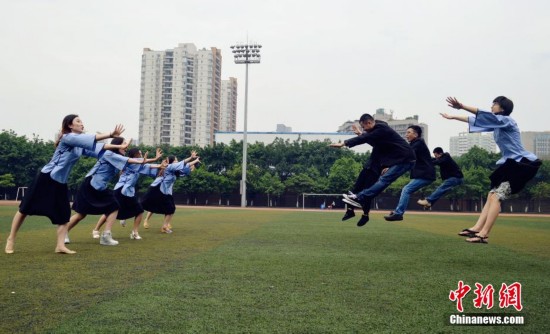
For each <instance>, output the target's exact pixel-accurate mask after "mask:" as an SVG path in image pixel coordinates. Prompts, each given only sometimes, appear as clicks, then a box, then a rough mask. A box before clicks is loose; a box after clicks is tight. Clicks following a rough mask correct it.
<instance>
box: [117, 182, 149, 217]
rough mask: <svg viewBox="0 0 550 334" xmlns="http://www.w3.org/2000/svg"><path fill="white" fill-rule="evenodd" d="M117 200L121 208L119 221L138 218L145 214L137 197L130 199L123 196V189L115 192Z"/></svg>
mask: <svg viewBox="0 0 550 334" xmlns="http://www.w3.org/2000/svg"><path fill="white" fill-rule="evenodd" d="M115 198H116V200H117V202H118V205H119V206H120V208H119V209H118V215H117V216H116V218H117V219H128V218H132V217H136V216H137V215H139V214H141V213H143V208H142V207H141V204H140V203H139V201H138V199H137V197H135V196H134V197H128V196H125V195H123V194H122V187H120V188H118V189H116V190H115Z"/></svg>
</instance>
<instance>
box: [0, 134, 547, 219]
mask: <svg viewBox="0 0 550 334" xmlns="http://www.w3.org/2000/svg"><path fill="white" fill-rule="evenodd" d="M329 144H330V141H328V140H326V141H302V140H296V141H289V140H283V139H280V138H278V139H276V140H275V141H274V142H273V143H271V144H267V145H266V144H263V143H254V144H249V146H248V164H247V195H248V196H253V195H255V194H265V195H267V196H268V198H270V197H271V198H274V199H276V198H277V197H279V196H281V195H283V194H286V195H288V194H294V195H296V196H297V197H299V196H301V194H303V193H342V192H346V191H347V190H349V189H351V188H352V187H353V184H354V182H355V179H356V177H357V175H358V174H359V171H360V170H361V168H362V166H363V163H364V162H366V160H367V159H368V157H369V153H368V152H367V153H355V152H353V151H351V150H348V149H335V148H331V147H329V146H328V145H329ZM138 147H139V148H140V149H141V151H142V152H143V153H144V154H145V152H147V151H148V152H150V155H153V154H154V151H155V149H156V147H150V146H143V145H140V146H138ZM160 147H161V148H162V150H163V152H164V155H165V156H169V155H174V156H176V157H178V159H183V158H185V157H188V156H189V155H190V154H191V151H193V150H195V151H197V153H198V154H199V156H200V157H201V161H202V165H201V166H200V167H199V168H198V169H197V170H196V171H195V172H193V174H192V177H185V178H180V179H178V180H177V182H176V184H175V185H174V193H175V194H178V193H180V194H190V195H191V194H216V195H218V196H219V197H220V199H222V198H224V197H227V196H229V195H231V194H235V193H238V192H239V185H240V180H241V171H242V142H236V141H232V142H231V143H230V144H228V145H226V144H214V145H212V146H206V147H193V146H183V147H171V146H160ZM431 149H433V148H431ZM54 150H55V147H54V143H53V142H52V141H44V140H43V139H40V138H38V137H36V136H34V137H33V138H27V137H26V136H18V135H17V134H16V133H15V132H13V131H5V130H3V131H2V133H0V190H2V193H4V192H6V191H9V190H11V191H13V189H16V188H17V187H24V186H29V185H30V184H31V182H32V180H33V179H34V177H35V175H36V173H38V172H39V171H40V169H41V168H42V167H43V166H44V165H45V164H46V163H47V162H48V161H49V160H50V158H51V156H52V154H53V152H54ZM453 158H454V159H455V160H456V162H457V163H458V165H459V166H461V168H462V172H463V173H464V184H463V185H462V186H460V187H455V188H454V189H453V190H452V192H451V193H449V194H448V195H447V197H449V198H451V199H469V200H477V199H480V200H481V199H482V198H483V197H485V196H486V194H487V192H488V190H489V185H490V181H489V175H490V174H491V172H492V171H493V170H494V169H495V168H496V165H495V162H496V161H497V160H498V159H499V158H500V155H499V154H496V153H490V152H487V151H486V150H484V149H481V148H479V147H474V148H472V149H471V150H470V151H469V152H468V153H466V154H464V155H462V156H460V157H453ZM95 162H96V160H95V159H90V158H81V159H80V160H79V162H78V163H77V164H76V165H75V167H74V168H73V171H72V173H71V175H70V178H69V182H68V186H69V189H70V190H71V191H76V190H77V189H78V186H79V185H80V183H81V182H82V181H83V179H84V177H85V175H86V173H88V171H89V170H90V169H91V168H92V166H93V165H94V164H95ZM408 180H409V176H408V175H404V176H402V177H401V178H399V179H398V180H397V181H396V182H394V183H393V184H392V185H391V186H390V187H389V188H388V189H386V191H385V194H389V195H394V196H399V193H400V192H401V189H402V188H403V186H404V185H405V184H407V182H408ZM152 181H153V179H151V178H147V177H142V178H140V181H139V184H138V189H140V190H141V191H145V190H146V189H147V187H148V186H149V184H150V183H151V182H152ZM114 182H116V180H115V181H114ZM440 182H441V180H438V181H436V182H434V183H433V184H431V185H430V186H428V187H426V188H424V189H423V193H425V194H428V193H430V192H431V191H433V190H434V189H435V188H436V187H437V186H438V185H439V184H440ZM516 197H520V198H524V199H529V200H533V201H535V202H536V203H538V206H539V207H540V203H541V201H542V200H543V199H545V198H550V161H544V163H543V165H542V167H541V168H540V170H539V172H538V174H537V176H536V177H535V178H534V179H533V180H531V181H530V183H529V184H528V186H527V187H526V189H525V190H524V191H523V192H521V193H520V194H518V195H516ZM539 210H540V209H539Z"/></svg>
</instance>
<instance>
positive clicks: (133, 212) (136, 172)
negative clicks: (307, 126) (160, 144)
mask: <svg viewBox="0 0 550 334" xmlns="http://www.w3.org/2000/svg"><path fill="white" fill-rule="evenodd" d="M136 160H141V161H143V159H140V158H138V159H136ZM157 171H158V169H157V168H151V165H150V164H143V165H139V164H129V165H127V166H126V168H124V170H122V173H121V174H120V177H119V179H118V182H117V184H116V185H115V188H114V191H115V198H116V199H117V201H118V204H119V205H120V208H119V210H118V215H117V219H128V218H131V217H136V216H137V215H139V214H140V213H142V212H143V208H142V207H141V203H139V201H138V199H137V197H136V196H135V195H136V189H135V186H136V183H137V181H138V180H139V176H140V175H147V176H150V177H155V176H157Z"/></svg>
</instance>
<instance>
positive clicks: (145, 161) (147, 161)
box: [143, 147, 162, 164]
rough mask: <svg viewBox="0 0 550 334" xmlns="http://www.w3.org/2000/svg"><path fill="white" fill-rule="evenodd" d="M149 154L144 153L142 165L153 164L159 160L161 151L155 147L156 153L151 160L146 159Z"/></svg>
mask: <svg viewBox="0 0 550 334" xmlns="http://www.w3.org/2000/svg"><path fill="white" fill-rule="evenodd" d="M148 154H149V152H145V158H144V159H143V163H144V164H145V163H150V162H155V161H157V160H158V159H160V158H161V157H162V150H161V149H160V148H158V147H157V152H156V156H155V157H154V158H151V159H146V157H147V155H148Z"/></svg>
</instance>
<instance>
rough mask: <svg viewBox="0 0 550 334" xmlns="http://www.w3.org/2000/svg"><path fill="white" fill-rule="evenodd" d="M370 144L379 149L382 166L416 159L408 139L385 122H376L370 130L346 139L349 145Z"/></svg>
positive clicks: (346, 143) (345, 142)
mask: <svg viewBox="0 0 550 334" xmlns="http://www.w3.org/2000/svg"><path fill="white" fill-rule="evenodd" d="M360 144H369V145H370V146H372V147H373V151H374V150H377V151H378V153H379V154H377V155H378V158H379V159H378V160H379V161H380V166H381V167H382V168H386V167H391V166H394V165H397V164H401V163H406V162H412V161H414V160H415V156H414V151H413V150H412V148H411V147H410V146H409V144H408V143H407V141H406V140H405V139H403V138H402V137H401V136H400V135H399V134H398V133H397V132H395V130H393V129H392V128H390V127H389V126H388V125H387V124H386V123H384V122H378V121H377V122H376V123H375V125H374V127H373V128H372V129H371V130H370V131H365V132H363V133H362V134H360V135H359V136H357V137H353V138H350V139H348V140H346V141H344V145H346V146H347V147H354V146H357V145H360Z"/></svg>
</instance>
